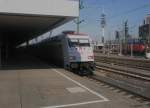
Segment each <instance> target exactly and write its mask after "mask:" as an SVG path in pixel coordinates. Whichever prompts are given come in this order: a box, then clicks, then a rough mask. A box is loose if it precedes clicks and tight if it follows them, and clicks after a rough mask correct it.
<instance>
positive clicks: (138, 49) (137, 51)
mask: <svg viewBox="0 0 150 108" xmlns="http://www.w3.org/2000/svg"><path fill="white" fill-rule="evenodd" d="M131 51H132V52H133V54H134V55H138V56H144V57H146V58H150V45H149V44H146V43H144V42H143V41H142V40H132V41H128V43H127V44H123V52H124V53H128V54H129V53H131Z"/></svg>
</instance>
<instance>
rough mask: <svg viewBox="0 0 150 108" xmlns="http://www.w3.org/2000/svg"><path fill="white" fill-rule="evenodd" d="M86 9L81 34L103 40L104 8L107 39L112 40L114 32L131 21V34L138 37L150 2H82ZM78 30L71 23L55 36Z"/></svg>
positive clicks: (83, 11)
mask: <svg viewBox="0 0 150 108" xmlns="http://www.w3.org/2000/svg"><path fill="white" fill-rule="evenodd" d="M82 1H83V2H84V7H85V8H84V9H82V10H81V11H80V12H81V14H80V16H81V20H82V19H84V20H85V22H83V23H82V24H81V25H80V27H81V29H80V31H81V32H85V33H88V34H90V35H91V37H92V38H94V39H98V38H99V39H100V38H101V34H102V33H101V26H100V16H101V14H102V7H104V11H105V14H106V15H107V16H106V17H107V31H106V32H107V33H106V36H105V38H106V39H110V38H111V39H112V38H113V37H114V31H115V30H117V29H119V28H120V29H122V27H123V26H122V25H123V21H125V20H128V21H129V27H130V28H132V29H130V32H131V34H134V35H136V36H137V35H138V26H139V25H140V24H142V22H143V19H144V17H145V16H146V15H147V14H150V0H82ZM70 29H71V30H76V24H75V23H74V22H73V21H71V22H69V23H67V24H65V25H63V26H61V27H59V28H58V29H56V30H54V33H53V34H59V33H60V32H61V31H63V30H70Z"/></svg>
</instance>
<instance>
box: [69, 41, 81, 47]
mask: <svg viewBox="0 0 150 108" xmlns="http://www.w3.org/2000/svg"><path fill="white" fill-rule="evenodd" d="M68 43H69V46H70V47H76V46H79V42H78V39H69V40H68Z"/></svg>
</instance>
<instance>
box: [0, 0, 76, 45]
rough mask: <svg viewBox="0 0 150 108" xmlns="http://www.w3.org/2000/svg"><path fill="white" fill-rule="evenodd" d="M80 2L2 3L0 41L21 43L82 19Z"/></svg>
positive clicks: (30, 0) (25, 0) (27, 0)
mask: <svg viewBox="0 0 150 108" xmlns="http://www.w3.org/2000/svg"><path fill="white" fill-rule="evenodd" d="M78 6H79V1H78V0H6V1H5V0H2V1H0V38H1V39H4V40H8V42H9V43H11V44H12V45H18V44H21V43H23V42H25V41H27V40H31V39H33V38H35V37H37V36H39V35H41V34H43V33H46V32H48V31H50V30H51V29H54V28H56V27H58V26H61V25H62V24H65V23H66V22H68V21H70V20H72V19H74V18H76V17H78V15H79V9H78Z"/></svg>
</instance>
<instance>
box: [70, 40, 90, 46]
mask: <svg viewBox="0 0 150 108" xmlns="http://www.w3.org/2000/svg"><path fill="white" fill-rule="evenodd" d="M68 42H69V46H70V47H78V46H88V47H89V46H90V42H89V40H88V39H69V40H68Z"/></svg>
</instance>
